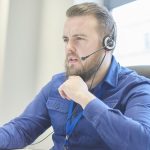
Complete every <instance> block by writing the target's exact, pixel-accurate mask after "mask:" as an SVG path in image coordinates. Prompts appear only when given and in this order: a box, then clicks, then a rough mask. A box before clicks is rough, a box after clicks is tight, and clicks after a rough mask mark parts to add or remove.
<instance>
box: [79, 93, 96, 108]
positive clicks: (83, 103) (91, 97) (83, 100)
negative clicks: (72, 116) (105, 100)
mask: <svg viewBox="0 0 150 150" xmlns="http://www.w3.org/2000/svg"><path fill="white" fill-rule="evenodd" d="M80 98H81V100H80V102H81V104H80V105H81V106H82V108H83V109H84V108H85V107H86V105H87V104H88V103H90V102H91V101H92V100H94V99H95V96H94V95H93V94H92V93H90V92H88V93H86V94H85V93H84V95H82V96H81V97H80Z"/></svg>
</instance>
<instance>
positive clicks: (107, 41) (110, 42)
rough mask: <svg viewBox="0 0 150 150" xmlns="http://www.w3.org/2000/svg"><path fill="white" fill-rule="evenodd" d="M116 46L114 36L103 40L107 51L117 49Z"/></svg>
mask: <svg viewBox="0 0 150 150" xmlns="http://www.w3.org/2000/svg"><path fill="white" fill-rule="evenodd" d="M115 46H116V43H115V41H114V40H113V38H112V36H106V37H104V39H103V47H104V49H105V50H107V51H111V50H113V49H114V48H115Z"/></svg>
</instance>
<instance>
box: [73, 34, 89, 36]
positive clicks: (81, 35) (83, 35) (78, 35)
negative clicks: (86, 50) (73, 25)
mask: <svg viewBox="0 0 150 150" xmlns="http://www.w3.org/2000/svg"><path fill="white" fill-rule="evenodd" d="M77 36H82V37H87V36H86V35H85V34H74V35H73V37H77Z"/></svg>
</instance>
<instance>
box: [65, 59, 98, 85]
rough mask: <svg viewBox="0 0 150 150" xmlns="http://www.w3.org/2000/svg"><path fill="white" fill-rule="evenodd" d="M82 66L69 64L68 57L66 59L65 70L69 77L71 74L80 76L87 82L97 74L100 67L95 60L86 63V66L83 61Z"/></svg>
mask: <svg viewBox="0 0 150 150" xmlns="http://www.w3.org/2000/svg"><path fill="white" fill-rule="evenodd" d="M80 64H81V65H80V67H79V68H76V67H75V66H74V65H73V64H72V65H70V66H69V64H68V61H67V57H66V60H65V70H66V75H67V77H69V76H73V75H75V76H80V77H81V78H82V79H83V80H84V81H85V82H87V81H89V80H90V79H91V78H92V76H93V75H94V74H95V72H96V71H97V68H98V63H96V62H95V61H93V62H90V63H88V62H87V63H86V65H85V66H83V64H82V62H81V63H80Z"/></svg>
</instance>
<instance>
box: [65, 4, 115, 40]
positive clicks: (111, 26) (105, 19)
mask: <svg viewBox="0 0 150 150" xmlns="http://www.w3.org/2000/svg"><path fill="white" fill-rule="evenodd" d="M86 15H93V16H94V17H95V18H96V19H97V21H98V23H99V25H98V26H99V29H101V28H102V29H103V31H104V33H103V34H104V36H106V35H110V34H112V35H111V36H112V37H113V39H114V40H115V41H116V24H115V21H114V19H113V17H112V15H111V14H110V12H109V11H108V10H107V9H106V8H105V7H104V6H99V5H98V4H96V3H92V2H90V3H88V2H86V3H81V4H77V5H73V6H71V7H70V8H69V9H68V10H67V11H66V16H67V17H74V16H86Z"/></svg>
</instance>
